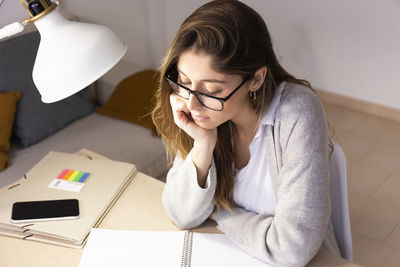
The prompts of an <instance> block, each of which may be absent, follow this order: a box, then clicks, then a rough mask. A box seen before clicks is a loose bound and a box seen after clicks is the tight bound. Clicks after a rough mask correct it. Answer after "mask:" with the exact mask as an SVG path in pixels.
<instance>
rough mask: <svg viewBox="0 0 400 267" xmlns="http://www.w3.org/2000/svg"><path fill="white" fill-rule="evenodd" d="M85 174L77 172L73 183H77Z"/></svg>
mask: <svg viewBox="0 0 400 267" xmlns="http://www.w3.org/2000/svg"><path fill="white" fill-rule="evenodd" d="M84 174H85V172H79V174H78V175H77V176H76V177H75V179H74V182H79V180H80V179H81V178H82V176H83V175H84Z"/></svg>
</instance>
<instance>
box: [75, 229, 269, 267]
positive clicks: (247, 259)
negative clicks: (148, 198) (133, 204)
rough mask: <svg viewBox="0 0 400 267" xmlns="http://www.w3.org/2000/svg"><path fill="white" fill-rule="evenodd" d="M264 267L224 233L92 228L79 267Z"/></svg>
mask: <svg viewBox="0 0 400 267" xmlns="http://www.w3.org/2000/svg"><path fill="white" fill-rule="evenodd" d="M89 266H96V267H106V266H107V267H108V266H113V267H122V266H145V267H147V266H149V267H150V266H151V267H169V266H171V267H172V266H174V267H179V266H181V267H204V266H207V267H213V266H216V267H217V266H218V267H223V266H227V267H228V266H229V267H243V266H254V267H268V266H269V265H268V264H266V263H263V262H261V261H259V260H257V259H256V258H254V257H252V256H250V255H249V254H247V253H246V252H244V251H243V250H241V249H240V248H239V247H237V246H236V245H235V244H234V243H233V242H232V241H231V240H230V239H229V238H228V237H227V236H226V235H224V234H205V233H196V232H192V231H178V232H176V231H175V232H173V231H171V232H162V231H160V232H154V231H121V230H106V229H92V231H91V232H90V235H89V238H88V242H87V244H86V246H85V248H84V251H83V254H82V257H81V261H80V264H79V267H89Z"/></svg>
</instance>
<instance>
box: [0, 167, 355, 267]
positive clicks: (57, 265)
mask: <svg viewBox="0 0 400 267" xmlns="http://www.w3.org/2000/svg"><path fill="white" fill-rule="evenodd" d="M163 187H164V183H163V182H161V181H159V180H156V179H154V178H152V177H150V176H147V175H145V174H143V173H137V175H136V176H135V177H134V178H133V180H132V182H131V184H130V185H129V186H128V187H127V188H126V190H125V192H124V193H123V194H122V195H121V197H120V199H119V200H118V201H117V202H116V203H115V205H114V207H113V208H112V209H111V210H110V212H109V213H108V214H107V216H106V217H105V218H104V220H103V222H102V223H101V224H100V227H99V228H106V229H120V230H147V231H176V230H179V229H178V228H177V227H176V226H175V225H174V224H173V223H172V221H171V220H170V219H169V217H168V215H167V214H166V212H165V211H164V209H163V207H162V204H161V193H162V190H163ZM196 231H197V232H208V233H215V232H218V230H217V229H216V228H215V223H213V222H212V221H207V222H206V223H205V224H203V225H202V226H201V227H200V228H198V229H196ZM81 255H82V250H79V249H71V248H65V247H61V246H55V245H49V244H43V243H38V242H34V241H28V240H21V239H16V238H10V237H5V236H0V267H17V266H18V267H31V266H35V267H36V266H37V267H47V266H51V267H73V266H78V264H79V260H80V257H81ZM309 266H356V265H353V264H351V263H349V262H347V261H345V260H344V259H341V258H338V257H336V256H334V255H331V254H329V253H327V252H323V251H320V252H319V253H318V254H317V256H316V257H315V258H314V259H313V260H312V261H311V263H310V265H309Z"/></svg>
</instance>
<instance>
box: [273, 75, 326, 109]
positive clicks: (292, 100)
mask: <svg viewBox="0 0 400 267" xmlns="http://www.w3.org/2000/svg"><path fill="white" fill-rule="evenodd" d="M323 113H324V112H323V107H322V104H321V101H320V99H319V97H318V96H317V95H316V93H315V92H314V91H313V90H312V89H311V88H309V87H307V86H305V85H302V84H297V83H293V82H286V84H285V87H284V88H283V91H282V95H281V99H280V103H279V106H278V109H277V116H285V117H286V116H295V117H296V116H298V115H302V116H304V115H307V114H309V115H314V116H315V115H318V114H319V115H322V116H324V114H323Z"/></svg>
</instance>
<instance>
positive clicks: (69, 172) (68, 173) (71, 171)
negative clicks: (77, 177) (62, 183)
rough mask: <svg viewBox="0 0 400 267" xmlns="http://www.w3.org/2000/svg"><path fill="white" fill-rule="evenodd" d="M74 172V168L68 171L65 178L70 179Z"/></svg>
mask: <svg viewBox="0 0 400 267" xmlns="http://www.w3.org/2000/svg"><path fill="white" fill-rule="evenodd" d="M72 173H74V170H68V172H67V173H66V174H65V175H64V177H63V180H68V178H69V177H70V176H71V174H72Z"/></svg>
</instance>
